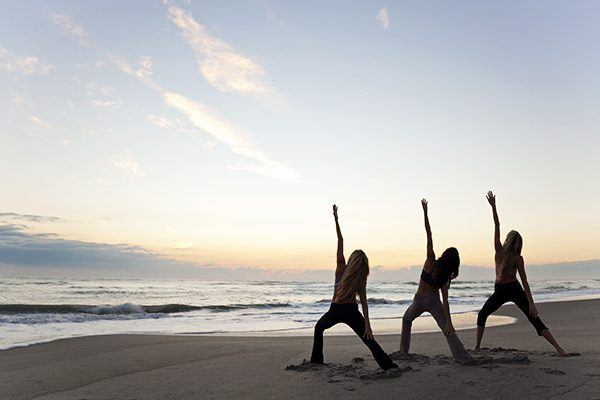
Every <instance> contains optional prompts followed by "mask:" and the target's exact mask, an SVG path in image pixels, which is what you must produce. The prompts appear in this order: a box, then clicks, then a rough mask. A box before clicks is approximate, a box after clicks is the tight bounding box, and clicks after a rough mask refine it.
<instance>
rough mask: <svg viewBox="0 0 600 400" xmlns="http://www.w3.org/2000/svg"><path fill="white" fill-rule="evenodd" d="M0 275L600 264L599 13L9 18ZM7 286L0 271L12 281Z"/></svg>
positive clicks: (6, 6)
mask: <svg viewBox="0 0 600 400" xmlns="http://www.w3.org/2000/svg"><path fill="white" fill-rule="evenodd" d="M0 10H1V12H0V88H1V90H0V121H1V122H0V127H1V131H0V170H1V171H2V175H1V184H2V189H3V190H2V196H1V197H0V267H3V268H4V269H5V270H10V271H11V272H15V271H17V272H22V273H23V274H29V273H35V272H40V271H58V270H65V271H67V272H71V273H77V274H84V275H85V274H86V273H89V274H95V273H98V272H99V271H105V272H107V273H118V272H124V271H127V270H131V271H136V274H140V275H144V273H145V272H149V271H151V270H152V271H154V272H156V271H159V272H162V273H164V275H166V276H177V274H178V273H180V272H181V271H182V270H183V269H186V270H193V271H197V272H198V274H199V276H202V273H203V271H208V270H215V269H217V270H218V269H222V270H223V271H227V273H228V274H229V275H231V277H232V278H235V276H236V270H238V269H239V271H242V270H245V271H247V270H251V271H252V270H259V271H262V270H274V271H281V270H284V271H295V270H309V271H310V270H321V269H329V268H334V263H335V248H336V236H335V226H334V222H333V217H332V214H331V206H332V204H334V203H335V204H337V205H338V206H339V215H340V224H341V228H342V232H343V235H344V239H345V241H344V242H345V246H346V255H347V256H348V255H349V254H350V252H351V251H352V250H354V249H356V248H362V249H363V250H364V251H365V252H366V253H367V255H368V256H369V259H370V263H371V265H373V266H378V267H379V268H383V269H390V270H394V269H400V268H409V267H411V266H414V265H420V264H422V263H423V261H424V258H425V240H426V237H425V231H424V229H423V213H422V209H421V204H420V201H421V199H422V198H426V199H428V201H429V210H430V211H429V216H430V220H431V226H432V231H433V242H434V248H435V250H436V252H437V253H438V254H441V252H442V251H443V250H444V249H445V248H447V247H450V246H454V247H457V248H458V250H459V252H460V255H461V262H462V263H463V264H467V265H476V266H483V267H490V266H492V265H493V221H492V215H491V209H490V207H489V205H488V204H487V201H486V199H485V194H486V193H487V191H488V190H493V191H494V192H495V193H496V195H497V203H498V212H499V215H500V221H501V233H502V235H505V234H506V233H508V231H509V230H511V229H516V230H518V231H519V232H521V234H522V235H523V238H524V250H523V255H524V257H525V261H526V263H529V264H536V265H542V264H549V263H561V262H576V261H585V260H594V259H599V258H600V246H599V245H598V238H599V237H600V185H599V184H598V173H599V172H600V161H599V157H598V152H599V150H600V134H599V127H600V113H598V109H599V107H600V90H599V89H600V74H598V71H600V41H598V37H600V25H599V24H598V23H597V15H599V12H600V4H599V3H597V2H594V1H578V0H576V1H571V2H562V1H529V2H517V1H508V2H479V1H455V2H445V1H427V2H423V1H413V2H406V1H402V2H400V1H391V0H387V1H381V2H379V1H370V2H359V1H350V2H349V1H327V2H322V1H302V2H298V1H267V0H232V1H223V2H215V1H195V0H190V1H175V0H165V1H146V0H144V1H141V0H131V1H126V2H120V1H119V2H118V1H74V0H73V1H64V0H56V1H33V0H31V1H30V0H27V1H19V2H15V1H8V0H0ZM1 270H2V268H0V271H1Z"/></svg>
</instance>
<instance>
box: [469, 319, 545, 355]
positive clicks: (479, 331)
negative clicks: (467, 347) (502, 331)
mask: <svg viewBox="0 0 600 400" xmlns="http://www.w3.org/2000/svg"><path fill="white" fill-rule="evenodd" d="M484 330H485V326H479V325H477V344H476V345H475V347H473V350H474V351H479V347H480V346H481V339H482V338H483V331H484ZM548 333H550V332H548Z"/></svg>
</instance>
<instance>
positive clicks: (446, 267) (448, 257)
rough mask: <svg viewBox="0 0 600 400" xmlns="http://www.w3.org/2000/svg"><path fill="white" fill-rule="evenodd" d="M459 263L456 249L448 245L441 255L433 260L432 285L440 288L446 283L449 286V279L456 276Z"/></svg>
mask: <svg viewBox="0 0 600 400" xmlns="http://www.w3.org/2000/svg"><path fill="white" fill-rule="evenodd" d="M459 265H460V257H459V256H458V250H456V249H455V248H454V247H448V248H447V249H446V251H444V253H443V254H442V256H441V257H440V258H438V259H437V260H435V264H434V266H433V273H432V275H433V283H434V286H436V287H440V288H441V287H442V286H444V285H445V284H446V283H447V284H448V286H450V281H451V280H452V279H454V278H456V277H457V276H458V266H459Z"/></svg>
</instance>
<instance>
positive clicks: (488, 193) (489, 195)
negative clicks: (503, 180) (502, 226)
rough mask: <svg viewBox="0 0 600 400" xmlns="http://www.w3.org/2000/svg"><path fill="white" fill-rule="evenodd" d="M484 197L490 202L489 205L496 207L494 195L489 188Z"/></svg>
mask: <svg viewBox="0 0 600 400" xmlns="http://www.w3.org/2000/svg"><path fill="white" fill-rule="evenodd" d="M485 198H486V199H487V201H488V203H490V206H492V207H496V196H495V195H494V193H492V191H491V190H490V191H488V192H487V196H485Z"/></svg>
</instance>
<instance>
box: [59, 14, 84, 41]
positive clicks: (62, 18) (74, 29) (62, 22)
mask: <svg viewBox="0 0 600 400" xmlns="http://www.w3.org/2000/svg"><path fill="white" fill-rule="evenodd" d="M50 19H51V20H52V22H54V23H55V24H56V25H58V26H59V27H60V28H61V29H62V30H63V31H64V32H66V33H69V34H71V35H73V36H75V37H77V38H79V43H80V44H82V45H84V46H87V45H89V43H88V42H87V41H86V40H85V39H84V37H85V30H84V29H83V27H82V26H81V25H77V24H76V23H74V22H73V21H72V20H71V17H69V16H67V15H62V14H56V13H50Z"/></svg>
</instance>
